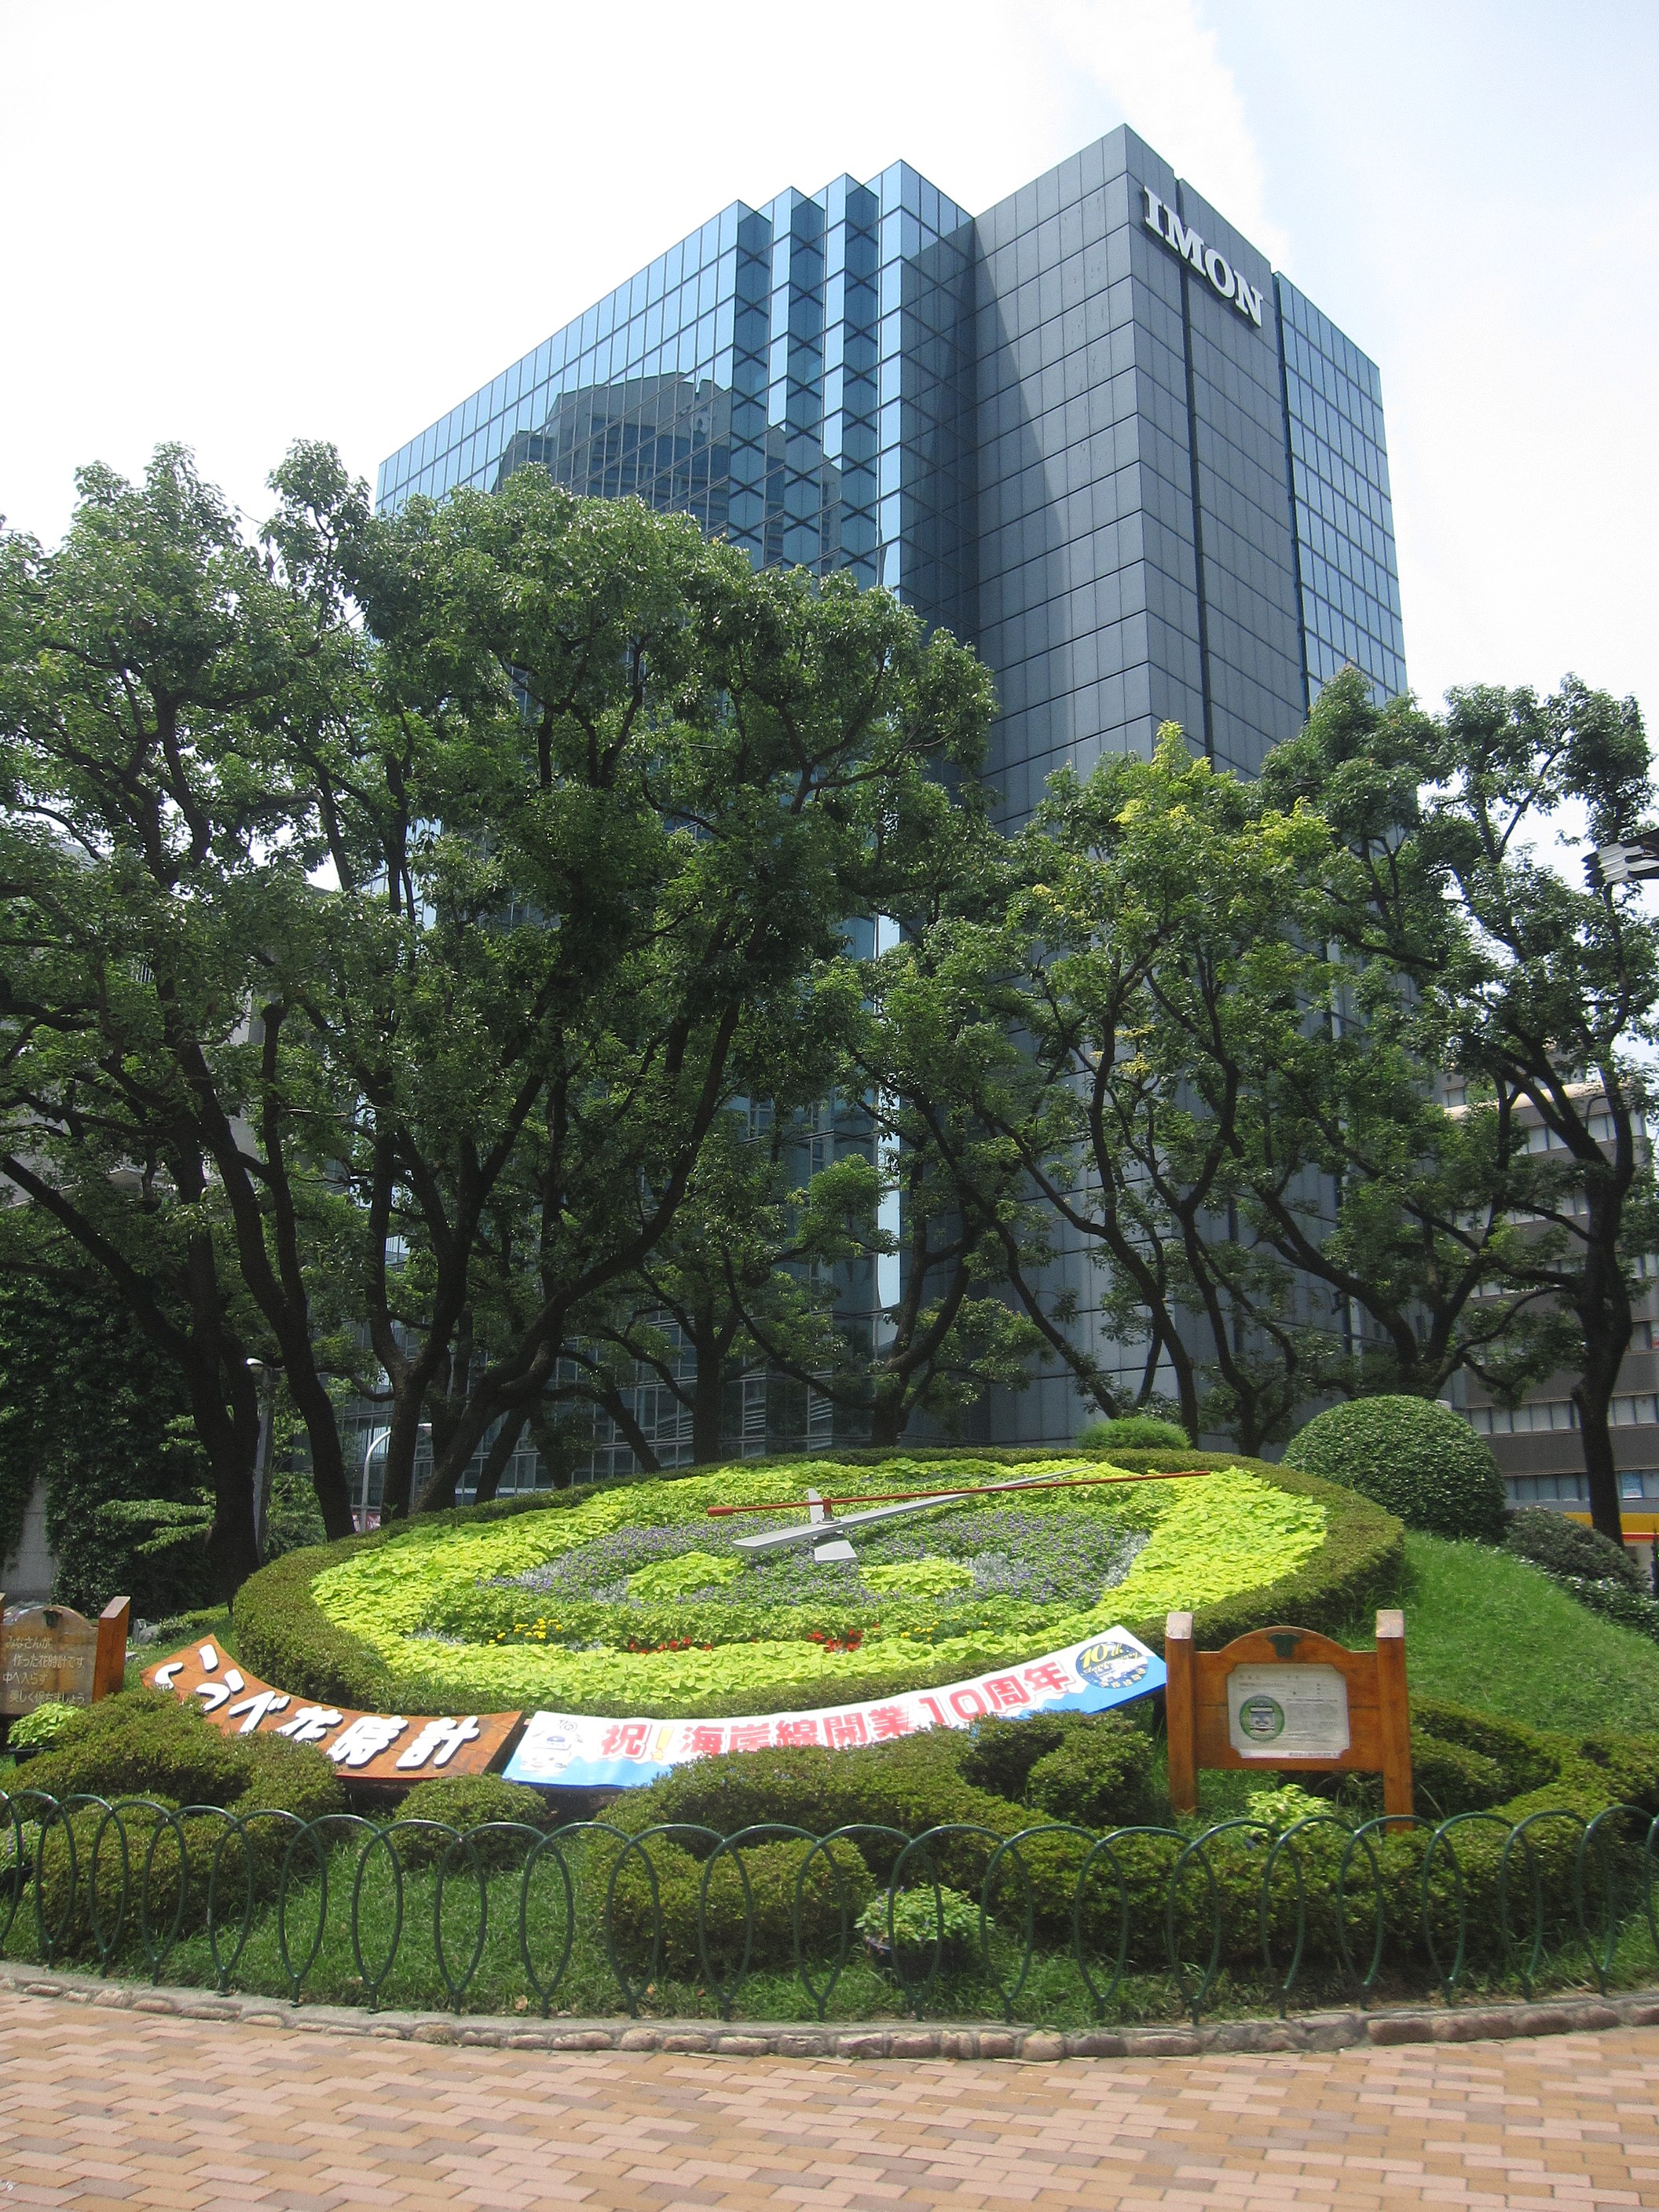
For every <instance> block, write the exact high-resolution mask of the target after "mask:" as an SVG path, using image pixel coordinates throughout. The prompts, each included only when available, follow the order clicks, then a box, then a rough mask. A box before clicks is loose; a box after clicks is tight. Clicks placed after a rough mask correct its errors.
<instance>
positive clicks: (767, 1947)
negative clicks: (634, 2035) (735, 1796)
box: [595, 1838, 874, 1980]
mask: <svg viewBox="0 0 1659 2212" xmlns="http://www.w3.org/2000/svg"><path fill="white" fill-rule="evenodd" d="M645 1848H646V1849H647V1850H648V1851H649V1853H650V1858H651V1870H652V1873H653V1874H654V1875H655V1876H656V1899H655V1905H654V1909H653V1899H652V1883H651V1875H650V1874H647V1871H646V1869H645V1866H644V1864H643V1863H642V1861H641V1857H640V1854H639V1852H638V1851H630V1852H628V1853H627V1854H626V1855H625V1856H623V1857H622V1859H621V1864H620V1868H619V1869H618V1871H617V1878H616V1886H615V1888H614V1890H613V1891H612V1893H611V1939H612V1941H613V1942H614V1943H615V1944H616V1946H617V1952H618V1955H619V1956H620V1957H621V1959H622V1960H623V1962H624V1964H626V1965H627V1966H629V1967H630V1969H632V1970H633V1971H635V1972H644V1971H645V1970H646V1969H647V1967H648V1966H650V1965H651V1963H652V1953H653V1934H655V1933H656V1932H657V1931H658V1930H659V1931H660V1941H659V1945H658V1947H657V1948H656V1968H655V1970H656V1972H659V1973H660V1974H664V1975H666V1976H668V1977H670V1978H672V1979H675V1980H690V1979H693V1978H697V1979H701V1978H702V1974H703V1972H704V1971H705V1970H704V1966H703V1961H702V1949H701V1948H699V1945H698V1941H697V1927H698V1918H699V1912H700V1911H701V1915H702V1926H703V1940H704V1942H705V1943H706V1945H707V1948H708V1967H709V1969H710V1970H712V1971H713V1972H714V1974H715V1975H717V1976H719V1977H721V1978H724V1977H726V1976H728V1975H730V1974H732V1973H733V1972H735V1971H736V1970H737V1968H738V1965H739V1963H740V1962H741V1960H742V1958H743V1953H744V1937H745V1934H747V1935H748V1936H749V1938H750V1952H749V1964H750V1966H751V1967H764V1966H787V1965H789V1964H790V1963H792V1962H793V1959H794V1956H795V1915H796V1905H797V1899H799V1914H800V1947H801V1952H802V1954H803V1956H805V1957H807V1958H813V1957H818V1956H822V1955H823V1954H824V1953H825V1952H833V1951H835V1950H836V1949H837V1948H839V1946H840V1943H841V1940H842V1933H843V1930H844V1931H845V1932H846V1934H847V1935H848V1936H849V1937H851V1936H853V1932H854V1929H856V1927H857V1925H858V1922H859V1915H860V1912H861V1911H863V1909H864V1907H865V1905H866V1904H867V1903H868V1902H869V1899H870V1897H871V1895H872V1891H873V1889H874V1884H873V1882H872V1881H871V1878H870V1874H869V1870H868V1869H867V1868H866V1865H865V1863H864V1860H863V1859H862V1857H860V1854H859V1853H858V1852H857V1851H856V1850H854V1847H853V1845H852V1844H841V1845H839V1846H836V1845H834V1844H832V1845H831V1846H830V1847H829V1850H823V1851H817V1852H816V1853H815V1852H814V1851H813V1849H812V1845H811V1844H810V1843H804V1842H800V1841H798V1840H794V1839H786V1840H781V1841H779V1842H776V1843H761V1842H757V1843H755V1844H750V1845H746V1846H744V1847H743V1848H742V1850H740V1851H726V1852H722V1853H721V1854H720V1857H719V1859H718V1860H717V1861H716V1863H714V1866H713V1868H712V1869H707V1862H706V1861H705V1860H700V1859H697V1858H695V1857H693V1856H692V1855H691V1853H690V1851H688V1850H681V1849H680V1848H679V1847H678V1845H677V1844H672V1843H670V1842H668V1841H667V1840H666V1839H665V1838H653V1839H652V1840H651V1842H650V1843H649V1844H647V1846H645ZM739 1858H741V1862H742V1868H741V1871H739V1869H738V1860H739ZM595 1862H596V1865H595V1872H596V1874H597V1875H599V1877H600V1878H601V1886H600V1887H599V1891H598V1893H597V1894H596V1898H595V1902H596V1903H598V1902H599V1900H600V1899H602V1897H603V1894H604V1889H603V1884H604V1883H605V1882H608V1881H609V1878H610V1874H611V1869H613V1868H615V1867H617V1850H616V1849H615V1847H614V1846H611V1845H610V1844H605V1845H604V1846H603V1848H602V1849H601V1850H599V1852H597V1853H596V1854H595ZM706 1869H707V1874H708V1887H707V1889H706V1891H705V1889H704V1887H703V1883H704V1875H705V1870H706ZM803 1869H805V1879H804V1880H803V1878H802V1870H803ZM745 1878H746V1883H747V1887H746V1890H745Z"/></svg>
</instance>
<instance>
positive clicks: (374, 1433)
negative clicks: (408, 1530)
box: [356, 1421, 432, 1536]
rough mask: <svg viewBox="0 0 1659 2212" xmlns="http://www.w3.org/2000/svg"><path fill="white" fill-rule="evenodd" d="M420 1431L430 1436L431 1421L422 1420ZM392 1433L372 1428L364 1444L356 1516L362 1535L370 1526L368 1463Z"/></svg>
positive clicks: (358, 1529)
mask: <svg viewBox="0 0 1659 2212" xmlns="http://www.w3.org/2000/svg"><path fill="white" fill-rule="evenodd" d="M418 1432H419V1434H420V1435H422V1436H423V1437H424V1436H429V1435H430V1434H431V1432H432V1424H431V1422H430V1421H422V1423H421V1424H420V1427H419V1431H418ZM391 1434H392V1431H391V1430H390V1429H387V1428H380V1429H371V1430H370V1431H369V1432H368V1443H366V1444H365V1445H364V1446H363V1481H362V1492H361V1500H362V1502H361V1504H360V1505H359V1508H358V1510H357V1513H356V1522H357V1534H359V1535H360V1536H361V1535H362V1534H363V1532H364V1531H365V1530H366V1529H367V1528H368V1463H369V1462H370V1460H372V1459H373V1458H374V1455H375V1453H376V1452H377V1451H379V1450H380V1447H381V1446H382V1445H383V1444H384V1443H386V1440H387V1438H388V1437H390V1436H391Z"/></svg>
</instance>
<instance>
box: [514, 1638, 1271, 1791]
mask: <svg viewBox="0 0 1659 2212" xmlns="http://www.w3.org/2000/svg"><path fill="white" fill-rule="evenodd" d="M1291 1671H1292V1672H1296V1671H1298V1670H1296V1669H1292V1670H1291ZM1301 1671H1305V1670H1301ZM1163 1687H1164V1662H1163V1661H1162V1660H1161V1659H1160V1658H1159V1657H1158V1654H1157V1653H1156V1652H1155V1651H1149V1650H1147V1648H1146V1645H1145V1644H1142V1643H1141V1642H1140V1641H1139V1639H1138V1638H1135V1637H1133V1636H1131V1635H1130V1633H1129V1632H1128V1630H1127V1628H1109V1629H1107V1630H1105V1631H1104V1632H1103V1633H1102V1634H1101V1635H1099V1636H1093V1637H1091V1638H1089V1639H1088V1640H1087V1642H1086V1643H1083V1644H1073V1645H1071V1646H1070V1648H1069V1649H1068V1650H1064V1651H1054V1652H1051V1653H1049V1655H1048V1657H1046V1658H1043V1659H1028V1660H1022V1661H1021V1662H1019V1663H1018V1665H1017V1666H1012V1667H1005V1668H1000V1669H999V1670H998V1671H997V1672H996V1673H995V1674H980V1675H976V1676H975V1678H974V1680H972V1681H968V1682H952V1683H950V1684H947V1686H945V1688H943V1689H939V1690H905V1691H902V1692H899V1694H898V1695H897V1696H896V1697H891V1698H872V1699H866V1701H865V1702H864V1703H863V1704H861V1705H823V1706H819V1707H818V1708H817V1709H816V1710H815V1711H811V1712H793V1713H761V1714H757V1715H756V1716H755V1717H753V1718H750V1719H743V1720H713V1721H689V1720H599V1719H596V1718H594V1717H592V1716H590V1715H588V1714H584V1713H532V1715H531V1717H530V1719H529V1722H528V1723H527V1725H526V1729H525V1732H524V1735H523V1736H522V1737H521V1738H520V1742H519V1747H518V1749H517V1750H516V1751H515V1752H514V1753H513V1757H512V1759H511V1760H510V1761H509V1762H508V1765H507V1780H508V1781H509V1782H528V1783H532V1784H537V1785H539V1786H540V1787H542V1788H544V1789H546V1788H557V1789H564V1790H592V1789H605V1788H608V1789H616V1788H618V1787H620V1788H623V1789H629V1788H635V1787H638V1786H640V1785H642V1784H646V1783H649V1782H654V1781H655V1780H656V1779H657V1778H658V1776H659V1775H661V1774H666V1773H667V1771H669V1769H670V1768H671V1767H673V1766H678V1765H683V1764H684V1761H685V1760H687V1759H713V1758H716V1757H718V1756H719V1755H720V1753H723V1752H729V1751H770V1750H776V1749H779V1748H781V1747H784V1746H787V1745H794V1744H817V1745H821V1746H823V1747H825V1748H828V1749H830V1750H834V1749H836V1748H838V1747H846V1746H849V1745H853V1744H860V1743H884V1742H890V1741H892V1740H893V1739H894V1738H895V1737H896V1736H902V1735H920V1734H921V1733H922V1732H923V1731H924V1730H925V1729H935V1728H972V1727H973V1725H974V1723H975V1721H981V1720H986V1719H988V1718H991V1717H994V1716H997V1715H1002V1716H1004V1717H1007V1718H1009V1719H1018V1718H1019V1717H1022V1716H1023V1715H1024V1714H1027V1713H1036V1712H1050V1713H1052V1712H1082V1713H1097V1712H1103V1711H1105V1710H1106V1709H1107V1708H1108V1707H1109V1706H1110V1705H1127V1704H1128V1703H1129V1702H1130V1701H1131V1700H1133V1699H1136V1698H1146V1697H1150V1696H1151V1695H1152V1692H1154V1691H1155V1690H1161V1689H1162V1688H1163Z"/></svg>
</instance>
